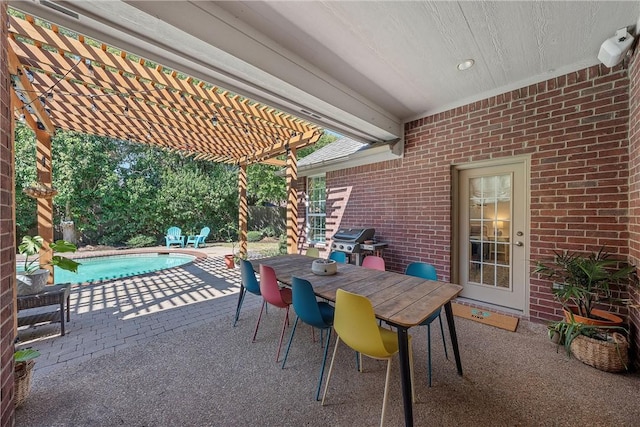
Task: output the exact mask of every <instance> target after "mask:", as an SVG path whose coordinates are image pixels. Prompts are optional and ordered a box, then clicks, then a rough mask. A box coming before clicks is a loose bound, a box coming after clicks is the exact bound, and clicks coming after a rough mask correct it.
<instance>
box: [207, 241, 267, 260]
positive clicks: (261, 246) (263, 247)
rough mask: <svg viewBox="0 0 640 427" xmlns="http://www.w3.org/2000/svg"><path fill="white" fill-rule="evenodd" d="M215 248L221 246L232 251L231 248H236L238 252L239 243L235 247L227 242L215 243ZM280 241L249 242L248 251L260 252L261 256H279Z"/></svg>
mask: <svg viewBox="0 0 640 427" xmlns="http://www.w3.org/2000/svg"><path fill="white" fill-rule="evenodd" d="M214 245H215V246H221V247H223V248H229V249H231V247H234V248H235V250H236V252H237V251H238V247H239V245H238V242H236V243H235V244H234V245H232V244H231V243H227V242H217V243H214ZM278 245H279V243H278V241H277V240H276V241H270V240H267V239H263V240H262V241H260V242H247V250H248V251H249V252H258V253H260V254H261V255H264V256H269V255H277V254H278Z"/></svg>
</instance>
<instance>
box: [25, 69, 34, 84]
mask: <svg viewBox="0 0 640 427" xmlns="http://www.w3.org/2000/svg"><path fill="white" fill-rule="evenodd" d="M24 73H25V75H26V76H27V80H29V83H33V79H34V77H33V73H32V72H31V70H26V71H25V72H24Z"/></svg>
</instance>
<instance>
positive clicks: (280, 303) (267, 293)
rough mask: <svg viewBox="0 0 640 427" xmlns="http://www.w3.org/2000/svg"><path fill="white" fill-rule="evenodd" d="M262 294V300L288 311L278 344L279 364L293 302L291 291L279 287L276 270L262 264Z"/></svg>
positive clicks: (277, 355) (277, 357)
mask: <svg viewBox="0 0 640 427" xmlns="http://www.w3.org/2000/svg"><path fill="white" fill-rule="evenodd" d="M260 294H262V298H264V300H265V301H266V302H268V303H269V304H271V305H274V306H276V307H278V308H285V309H286V313H285V316H284V321H283V322H282V333H281V334H280V342H279V343H278V352H277V353H276V362H278V359H279V358H280V348H281V347H282V339H283V338H284V330H285V329H286V327H287V325H288V324H289V306H290V305H291V301H292V298H291V289H288V288H284V289H281V288H280V286H279V285H278V279H277V278H276V272H275V270H274V269H273V268H271V267H269V266H266V265H262V264H260Z"/></svg>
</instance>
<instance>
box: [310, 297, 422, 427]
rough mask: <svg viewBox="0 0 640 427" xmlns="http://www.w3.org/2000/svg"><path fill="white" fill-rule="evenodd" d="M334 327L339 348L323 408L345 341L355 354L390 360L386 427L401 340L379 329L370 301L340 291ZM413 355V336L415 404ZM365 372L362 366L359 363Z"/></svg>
mask: <svg viewBox="0 0 640 427" xmlns="http://www.w3.org/2000/svg"><path fill="white" fill-rule="evenodd" d="M333 327H334V329H335V331H336V333H337V334H338V338H337V339H336V346H335V348H334V350H333V357H332V358H331V365H330V366H329V373H328V374H327V383H326V384H325V386H324V394H323V395H322V405H324V400H325V397H326V396H327V389H328V388H329V380H330V379H331V372H332V371H333V362H334V361H335V358H336V353H337V351H338V344H339V343H340V340H342V341H344V343H345V344H347V345H348V346H349V347H351V348H352V349H354V350H355V351H357V352H359V353H361V354H364V355H365V356H369V357H371V358H373V359H382V360H387V376H386V379H385V382H384V397H383V398H382V415H381V416H380V426H383V425H384V413H385V409H386V407H387V394H388V391H389V378H390V376H391V359H392V358H393V356H394V355H395V354H396V353H398V336H397V335H396V334H395V333H394V332H391V331H390V330H388V329H384V328H382V327H380V326H378V323H377V322H376V316H375V313H374V311H373V307H372V305H371V301H369V299H368V298H367V297H364V296H362V295H358V294H354V293H351V292H347V291H345V290H343V289H338V291H337V294H336V303H335V317H334V321H333ZM412 353H413V352H412V351H411V336H409V365H410V370H411V398H412V400H414V401H415V393H414V388H413V354H412ZM360 371H361V372H362V363H360Z"/></svg>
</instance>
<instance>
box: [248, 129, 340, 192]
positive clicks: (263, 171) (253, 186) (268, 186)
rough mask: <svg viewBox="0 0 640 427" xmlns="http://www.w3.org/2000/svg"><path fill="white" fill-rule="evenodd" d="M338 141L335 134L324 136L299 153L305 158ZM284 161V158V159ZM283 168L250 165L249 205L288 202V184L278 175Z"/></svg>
mask: <svg viewBox="0 0 640 427" xmlns="http://www.w3.org/2000/svg"><path fill="white" fill-rule="evenodd" d="M336 139H337V137H336V135H335V134H328V133H325V134H323V135H322V136H321V137H320V139H319V140H318V142H317V143H315V144H314V145H312V146H310V147H306V148H303V149H301V150H300V151H298V153H297V155H298V158H303V157H305V156H308V155H309V154H311V153H313V152H314V151H316V150H319V149H320V148H322V147H324V146H325V145H327V144H330V143H332V142H333V141H335V140H336ZM283 160H284V158H283ZM281 170H282V168H280V167H277V166H270V165H262V164H257V165H250V166H249V167H248V168H247V179H248V183H247V200H248V202H249V205H263V204H265V203H274V204H276V205H281V204H283V203H285V202H286V200H287V183H286V178H285V177H284V175H278V174H277V173H278V172H279V171H281Z"/></svg>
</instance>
